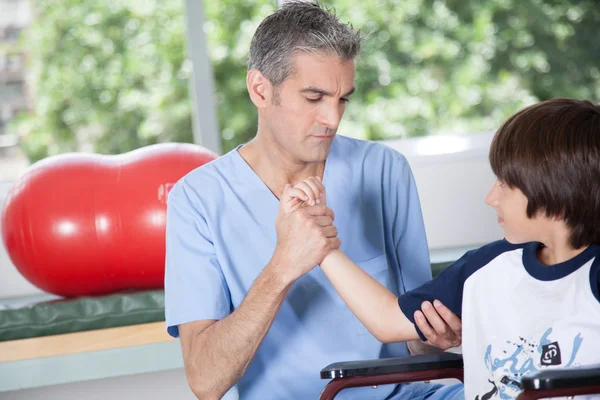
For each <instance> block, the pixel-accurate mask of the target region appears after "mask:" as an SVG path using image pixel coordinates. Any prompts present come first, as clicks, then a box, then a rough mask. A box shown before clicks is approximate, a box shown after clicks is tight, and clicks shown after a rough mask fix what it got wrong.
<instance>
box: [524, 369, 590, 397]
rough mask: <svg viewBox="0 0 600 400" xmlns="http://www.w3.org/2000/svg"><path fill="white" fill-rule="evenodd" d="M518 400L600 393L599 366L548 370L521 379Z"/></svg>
mask: <svg viewBox="0 0 600 400" xmlns="http://www.w3.org/2000/svg"><path fill="white" fill-rule="evenodd" d="M521 384H522V385H523V393H522V394H521V395H520V396H519V399H539V398H546V397H556V396H577V395H584V394H597V393H600V364H596V365H588V366H584V367H575V368H569V369H548V370H545V371H540V372H536V373H532V374H530V375H526V376H524V377H523V378H522V380H521Z"/></svg>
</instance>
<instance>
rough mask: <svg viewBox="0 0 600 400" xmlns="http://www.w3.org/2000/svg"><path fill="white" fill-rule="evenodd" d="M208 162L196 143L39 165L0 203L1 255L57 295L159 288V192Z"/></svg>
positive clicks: (162, 210)
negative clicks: (2, 246)
mask: <svg viewBox="0 0 600 400" xmlns="http://www.w3.org/2000/svg"><path fill="white" fill-rule="evenodd" d="M216 157H217V155H216V154H215V153H213V152H210V151H208V150H206V149H205V148H203V147H201V146H198V145H194V144H186V143H161V144H156V145H152V146H147V147H143V148H140V149H138V150H134V151H131V152H129V153H125V154H120V155H98V154H85V153H69V154H61V155H57V156H53V157H48V158H46V159H44V160H41V161H39V162H37V163H35V164H33V165H32V166H31V167H30V168H29V169H28V170H27V172H26V173H25V174H24V175H23V176H22V177H21V179H19V181H18V182H16V184H15V185H14V187H13V188H12V189H11V190H10V192H9V194H8V198H7V199H6V203H5V204H4V209H3V212H2V219H1V227H2V240H3V242H4V246H5V247H6V250H7V252H8V255H9V257H10V259H11V261H12V262H13V264H14V265H15V266H16V267H17V269H18V270H19V271H20V272H21V274H23V276H24V277H25V278H26V279H27V280H29V282H31V283H32V284H34V285H35V286H37V287H39V288H40V289H42V290H44V291H46V292H49V293H54V294H56V295H59V296H65V297H71V296H81V295H95V294H107V293H114V292H118V291H122V290H127V289H153V288H162V287H163V278H164V268H165V266H164V261H165V220H166V201H167V194H168V192H169V190H170V189H171V188H172V186H173V185H174V184H175V182H177V181H178V180H179V179H180V178H181V177H182V176H184V175H185V174H187V173H188V172H190V171H191V170H193V169H195V168H197V167H199V166H201V165H203V164H205V163H207V162H209V161H211V160H213V159H215V158H216Z"/></svg>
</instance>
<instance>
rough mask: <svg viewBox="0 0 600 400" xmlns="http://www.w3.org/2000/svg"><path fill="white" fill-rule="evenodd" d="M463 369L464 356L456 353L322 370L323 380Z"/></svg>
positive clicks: (353, 363) (340, 364)
mask: <svg viewBox="0 0 600 400" xmlns="http://www.w3.org/2000/svg"><path fill="white" fill-rule="evenodd" d="M462 367H463V360H462V355H460V354H454V353H435V354H426V355H422V356H407V357H394V358H382V359H378V360H362V361H346V362H337V363H333V364H330V365H328V366H326V367H325V368H323V369H322V370H321V379H335V378H348V377H356V376H374V375H382V374H392V373H398V372H416V371H427V370H440V369H448V368H459V369H460V368H462Z"/></svg>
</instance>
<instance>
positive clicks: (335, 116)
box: [317, 103, 344, 132]
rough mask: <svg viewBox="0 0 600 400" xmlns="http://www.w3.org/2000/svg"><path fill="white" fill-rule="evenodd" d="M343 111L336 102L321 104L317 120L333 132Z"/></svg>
mask: <svg viewBox="0 0 600 400" xmlns="http://www.w3.org/2000/svg"><path fill="white" fill-rule="evenodd" d="M343 113H344V112H343V108H342V107H340V106H339V105H337V104H336V105H334V104H331V103H330V104H323V106H322V107H321V110H320V113H319V119H318V120H317V122H318V123H319V125H323V126H325V127H327V128H328V129H330V130H331V131H332V132H335V131H337V128H338V126H339V125H340V121H341V119H342V115H343Z"/></svg>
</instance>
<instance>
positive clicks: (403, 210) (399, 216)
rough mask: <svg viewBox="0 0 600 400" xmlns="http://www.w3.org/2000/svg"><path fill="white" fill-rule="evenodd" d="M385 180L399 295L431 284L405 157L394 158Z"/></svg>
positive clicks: (422, 227)
mask: <svg viewBox="0 0 600 400" xmlns="http://www.w3.org/2000/svg"><path fill="white" fill-rule="evenodd" d="M390 172H391V174H390V177H389V178H388V179H389V180H390V181H391V182H389V185H390V186H389V187H391V188H393V190H394V192H393V193H391V195H390V196H389V197H388V198H389V199H390V200H391V203H390V204H388V207H387V209H388V210H391V213H392V214H391V215H390V218H389V219H388V220H390V221H393V224H394V225H393V226H392V238H393V240H394V246H395V250H396V256H397V257H398V259H397V260H398V264H399V265H400V271H399V272H400V276H399V278H400V282H399V288H400V290H401V292H400V293H404V292H407V291H409V290H412V289H414V288H416V287H419V286H420V285H422V284H423V283H425V282H427V281H429V280H431V265H430V261H429V246H428V244H427V237H426V235H425V224H424V222H423V213H422V211H421V203H420V201H419V194H418V191H417V185H416V183H415V179H414V176H413V173H412V170H411V168H410V165H409V164H408V162H407V161H406V158H404V156H402V155H400V154H399V153H398V154H397V157H394V165H393V168H392V169H391V171H390Z"/></svg>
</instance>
